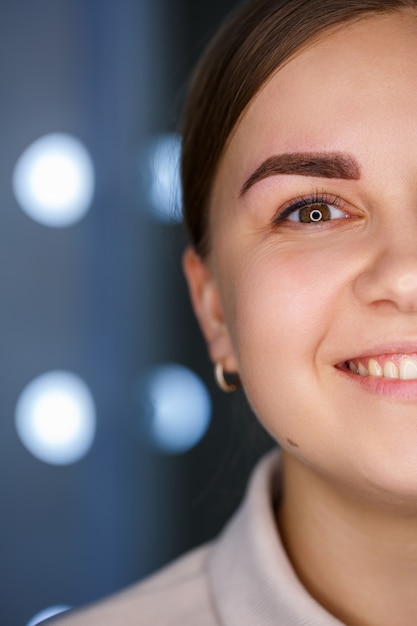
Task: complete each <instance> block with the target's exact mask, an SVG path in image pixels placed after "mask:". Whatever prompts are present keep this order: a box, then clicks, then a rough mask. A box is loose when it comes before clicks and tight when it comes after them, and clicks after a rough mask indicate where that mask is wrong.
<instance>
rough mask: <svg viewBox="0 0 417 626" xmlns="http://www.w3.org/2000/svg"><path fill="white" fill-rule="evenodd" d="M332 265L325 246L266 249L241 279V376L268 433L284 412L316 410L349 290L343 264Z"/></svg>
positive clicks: (236, 330) (237, 335) (237, 315)
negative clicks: (325, 358) (327, 351)
mask: <svg viewBox="0 0 417 626" xmlns="http://www.w3.org/2000/svg"><path fill="white" fill-rule="evenodd" d="M332 261H333V264H331V263H330V258H329V257H328V255H327V253H325V252H324V251H323V249H318V248H312V249H309V250H307V249H306V250H305V251H300V249H299V248H298V249H297V250H295V249H294V250H291V249H290V248H287V249H286V250H281V251H278V252H277V251H275V250H273V249H271V250H264V251H262V252H261V253H260V254H257V255H251V256H250V262H248V263H244V264H243V267H242V268H241V272H240V275H239V279H238V280H236V283H235V296H234V312H233V316H234V321H233V334H234V343H235V346H236V353H237V357H238V361H239V371H240V373H241V377H242V380H243V383H244V386H245V389H246V393H247V395H248V399H249V401H250V403H251V405H252V407H253V408H254V410H255V413H256V414H257V415H258V417H259V418H260V419H261V421H263V422H264V424H265V425H266V426H267V428H268V427H269V422H270V421H271V420H276V418H277V416H278V415H279V417H280V419H281V416H282V415H283V414H286V415H290V414H291V419H294V417H295V416H296V415H299V414H304V413H305V411H306V409H307V408H308V410H311V409H313V410H314V408H315V407H314V402H315V401H316V398H315V394H316V393H317V383H318V382H319V383H320V376H321V371H320V366H321V365H322V363H321V351H322V348H323V346H324V345H326V348H328V345H327V343H326V342H327V341H328V337H329V332H330V331H331V328H332V326H333V323H334V321H335V320H338V319H339V317H340V314H341V308H342V306H343V300H344V297H345V296H344V295H343V294H344V293H346V291H348V290H347V289H346V285H347V283H348V282H349V281H348V277H347V275H346V268H344V269H345V271H344V273H343V272H342V269H343V268H342V265H343V263H342V260H340V261H339V262H337V259H335V258H334V256H333V259H332ZM300 390H301V393H300ZM316 408H318V407H316ZM269 429H270V428H269ZM273 434H274V435H276V433H273Z"/></svg>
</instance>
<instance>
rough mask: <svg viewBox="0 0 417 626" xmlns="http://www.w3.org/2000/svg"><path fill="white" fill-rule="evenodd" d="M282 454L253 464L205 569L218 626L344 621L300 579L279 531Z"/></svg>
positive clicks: (334, 624) (332, 625)
mask: <svg viewBox="0 0 417 626" xmlns="http://www.w3.org/2000/svg"><path fill="white" fill-rule="evenodd" d="M279 459H280V456H279V453H278V452H277V451H273V452H272V453H269V454H268V455H267V456H266V457H264V458H263V459H262V460H261V461H260V463H258V465H257V466H256V468H255V470H254V472H253V474H252V477H251V480H250V482H249V486H248V490H247V493H246V496H245V499H244V501H243V503H242V505H241V506H240V508H239V510H238V511H237V513H236V514H235V515H234V517H233V518H232V519H231V521H230V522H229V524H228V525H227V526H226V528H225V530H224V531H223V533H222V534H221V535H220V537H219V539H218V540H217V541H216V543H215V544H214V547H213V550H212V552H211V555H210V557H209V562H208V575H209V581H210V586H211V591H212V598H213V601H214V605H215V608H216V610H217V615H218V618H219V621H220V623H221V624H222V626H343V625H342V622H340V621H339V620H337V619H336V618H335V617H333V616H332V615H330V613H328V612H327V611H326V610H325V609H324V608H323V607H322V606H321V605H320V604H318V602H316V601H315V600H314V598H312V596H310V595H309V593H308V592H307V591H306V589H305V588H304V587H303V586H302V584H301V582H300V581H299V580H298V578H297V576H296V574H295V572H294V570H293V568H292V565H291V563H290V561H289V560H288V557H287V555H286V553H285V550H284V547H283V545H282V542H281V538H280V536H279V533H278V530H277V526H276V522H275V516H274V501H276V500H275V499H276V498H277V497H279V488H280V483H281V480H280V478H281V467H280V460H279Z"/></svg>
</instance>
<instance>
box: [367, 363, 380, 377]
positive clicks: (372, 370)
mask: <svg viewBox="0 0 417 626" xmlns="http://www.w3.org/2000/svg"><path fill="white" fill-rule="evenodd" d="M368 370H369V375H370V376H382V374H383V370H382V367H381V366H380V364H379V363H378V361H376V360H375V359H369V363H368Z"/></svg>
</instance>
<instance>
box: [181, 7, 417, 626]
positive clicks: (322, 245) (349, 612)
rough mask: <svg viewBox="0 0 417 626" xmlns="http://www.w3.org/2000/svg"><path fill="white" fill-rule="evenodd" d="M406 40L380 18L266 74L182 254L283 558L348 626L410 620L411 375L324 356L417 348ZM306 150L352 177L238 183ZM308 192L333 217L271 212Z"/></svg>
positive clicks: (414, 509) (415, 61)
mask: <svg viewBox="0 0 417 626" xmlns="http://www.w3.org/2000/svg"><path fill="white" fill-rule="evenodd" d="M416 50H417V13H413V12H412V11H410V12H402V13H395V14H392V15H385V16H380V17H372V18H367V19H366V20H361V21H360V22H357V23H354V24H350V25H347V26H346V27H344V28H342V29H338V30H337V31H335V32H333V33H330V34H326V36H323V37H321V38H320V40H319V41H318V42H316V43H314V45H313V44H312V45H310V46H308V47H307V48H306V49H304V50H303V51H301V52H299V53H298V54H297V55H296V56H295V57H294V58H293V59H292V60H291V61H290V62H289V63H287V64H286V65H285V66H284V67H283V68H281V69H280V70H278V71H277V72H276V73H275V74H274V76H273V77H272V78H271V79H270V80H269V82H268V83H267V84H266V85H265V86H264V87H263V88H262V89H261V91H260V92H259V93H258V94H257V95H256V96H255V97H254V99H253V100H252V102H251V103H250V105H249V107H248V108H247V110H246V111H245V113H244V115H243V116H242V118H241V119H240V121H239V123H238V125H237V127H236V128H235V130H234V132H233V134H232V137H231V138H230V141H229V143H228V146H227V148H226V150H225V152H224V154H223V157H222V160H221V162H220V164H219V169H218V172H217V176H216V180H215V184H214V189H213V196H212V203H211V241H212V249H211V252H210V255H209V257H208V258H207V259H205V260H203V259H201V258H200V257H199V256H198V255H197V254H196V253H195V252H194V251H193V250H192V249H191V248H189V249H188V250H187V251H186V253H185V255H184V269H185V273H186V276H187V279H188V282H189V287H190V293H191V298H192V301H193V305H194V308H195V311H196V314H197V316H198V318H199V321H200V324H201V327H202V330H203V332H204V334H205V337H206V340H207V344H208V348H209V352H210V356H211V359H212V360H213V362H216V361H219V360H221V361H223V363H224V366H225V369H226V371H230V372H232V371H238V372H239V375H240V377H241V379H242V381H243V385H244V388H245V392H246V394H247V396H248V399H249V401H250V403H251V405H252V407H253V409H254V411H255V413H256V415H257V416H258V418H259V419H260V420H261V422H262V423H263V424H264V426H265V427H266V428H267V430H268V431H269V432H270V433H271V434H272V435H273V437H274V438H275V439H276V440H277V441H278V442H279V444H280V445H281V447H282V449H283V468H284V491H283V498H282V501H281V504H280V507H279V509H278V510H277V523H278V525H279V527H280V531H281V534H282V537H283V541H284V545H285V547H286V550H287V553H288V555H289V557H290V559H291V561H292V563H293V565H294V568H295V569H296V571H297V573H298V575H299V577H300V579H301V580H302V582H303V583H304V585H305V586H306V587H307V589H308V590H309V591H310V593H311V594H312V595H313V596H314V597H315V598H316V599H317V600H318V601H319V602H320V603H322V604H323V605H324V606H325V607H326V608H327V609H328V610H329V611H331V612H332V613H333V614H334V615H336V616H337V617H338V618H339V619H341V620H342V621H343V622H344V623H346V624H348V625H352V626H362V625H364V626H365V625H366V626H374V625H375V626H385V625H390V626H393V625H394V626H403V625H404V626H405V625H407V626H409V625H410V624H414V623H417V595H416V594H415V581H416V579H417V454H416V450H417V384H416V383H415V381H414V382H411V383H409V382H406V381H405V382H398V381H396V382H394V383H390V382H389V381H388V382H387V381H385V382H386V383H387V384H385V382H384V383H383V384H380V385H379V386H378V385H376V386H375V385H374V386H372V385H371V384H368V383H369V382H370V381H369V379H367V380H366V381H365V383H364V379H361V378H360V377H359V376H357V375H355V374H352V373H348V372H347V371H344V370H342V369H340V368H339V367H338V365H339V364H341V363H343V362H344V361H346V360H348V359H353V358H355V357H358V356H362V355H367V354H369V353H371V352H372V354H374V355H380V358H381V360H383V359H384V358H386V356H385V357H384V355H386V354H387V353H388V354H389V355H391V356H392V354H394V357H393V358H397V356H396V355H397V354H398V353H401V354H403V353H406V354H410V355H414V356H416V355H417V182H416V181H417V55H416V52H415V51H416ZM322 151H329V152H332V153H333V152H338V153H339V152H342V153H347V154H349V155H351V156H352V157H353V158H354V159H355V160H356V161H357V163H358V164H359V167H360V178H358V179H354V180H343V179H328V178H320V177H311V176H301V175H274V176H269V177H267V178H264V179H263V180H262V181H258V182H257V183H255V184H254V185H253V186H251V187H250V189H248V190H247V192H246V193H245V194H244V195H241V193H240V192H241V189H242V186H243V185H244V183H245V181H246V180H247V179H248V178H249V177H250V175H251V174H252V173H253V172H254V171H255V170H256V168H257V167H258V166H259V164H260V163H261V162H262V161H264V160H265V159H267V158H268V157H270V156H271V155H273V154H280V153H287V152H297V153H298V152H312V153H318V152H322ZM315 192H319V193H320V194H322V193H323V192H326V193H327V194H328V195H329V196H330V197H333V196H338V197H340V198H341V202H342V210H343V214H344V215H346V216H347V217H343V218H340V219H333V220H331V221H328V222H325V223H324V224H318V225H312V226H311V225H309V224H307V225H306V224H300V223H298V222H293V221H288V220H287V221H283V222H281V223H280V224H276V223H275V222H274V220H275V218H276V216H277V214H279V213H280V211H282V210H283V209H284V208H286V207H287V206H288V205H289V204H291V202H292V201H294V199H295V200H297V199H299V197H300V196H311V194H312V193H313V194H314V193H315ZM338 215H339V214H338ZM324 537H325V541H323V538H324Z"/></svg>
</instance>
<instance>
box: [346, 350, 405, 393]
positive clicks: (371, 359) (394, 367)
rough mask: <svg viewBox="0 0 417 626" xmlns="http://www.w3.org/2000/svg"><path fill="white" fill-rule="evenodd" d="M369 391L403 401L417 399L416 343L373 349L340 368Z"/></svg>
mask: <svg viewBox="0 0 417 626" xmlns="http://www.w3.org/2000/svg"><path fill="white" fill-rule="evenodd" d="M337 369H339V370H341V371H342V372H344V373H345V374H347V375H348V376H349V378H350V379H351V380H352V381H356V382H358V383H360V385H361V386H362V387H363V388H364V389H366V390H367V391H371V392H373V393H377V394H378V395H388V396H391V397H393V398H398V399H403V400H412V401H414V402H415V401H416V400H417V344H416V343H413V345H412V346H410V344H408V346H407V347H405V346H401V347H400V346H398V348H392V347H391V348H390V349H387V348H385V349H383V350H381V351H377V350H374V349H373V350H370V351H369V352H368V353H367V354H365V353H363V354H362V355H361V356H357V357H354V358H350V359H347V360H346V361H344V362H343V363H340V364H339V365H337Z"/></svg>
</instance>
